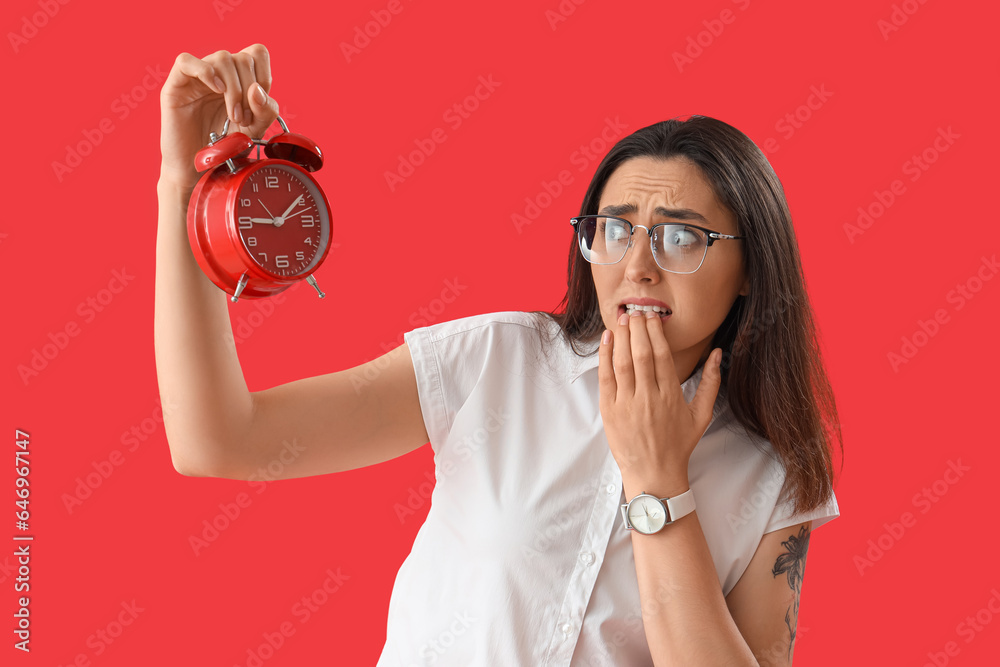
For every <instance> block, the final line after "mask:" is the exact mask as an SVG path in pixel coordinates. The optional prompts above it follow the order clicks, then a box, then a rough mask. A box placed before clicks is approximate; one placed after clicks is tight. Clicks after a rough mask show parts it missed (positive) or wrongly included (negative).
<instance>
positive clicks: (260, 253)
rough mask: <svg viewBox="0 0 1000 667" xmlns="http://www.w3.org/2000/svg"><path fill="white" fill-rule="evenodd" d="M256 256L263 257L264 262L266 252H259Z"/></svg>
mask: <svg viewBox="0 0 1000 667" xmlns="http://www.w3.org/2000/svg"><path fill="white" fill-rule="evenodd" d="M257 254H258V255H260V256H261V257H263V258H264V261H265V262H266V261H267V253H266V252H259V253H257Z"/></svg>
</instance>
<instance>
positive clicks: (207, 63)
mask: <svg viewBox="0 0 1000 667" xmlns="http://www.w3.org/2000/svg"><path fill="white" fill-rule="evenodd" d="M270 89H271V64H270V56H269V54H268V52H267V49H266V48H265V47H264V45H262V44H254V45H252V46H248V47H247V48H245V49H243V50H242V51H240V52H239V53H230V52H228V51H216V52H215V53H213V54H211V55H209V56H206V57H205V58H203V59H200V58H196V57H195V56H193V55H191V54H189V53H182V54H180V55H179V56H177V59H176V60H175V61H174V65H173V67H172V68H171V69H170V73H169V74H168V75H167V80H166V81H165V82H164V84H163V88H162V89H161V90H160V113H161V118H162V120H161V126H160V128H161V129H160V152H161V154H162V162H161V168H160V179H161V181H166V182H167V183H169V184H170V185H174V186H178V187H180V188H182V189H187V190H190V189H191V188H193V187H194V185H195V183H197V182H198V178H199V176H198V172H197V171H195V169H194V166H193V165H194V156H195V154H196V153H197V152H198V151H199V150H201V149H202V148H204V146H205V143H206V142H207V138H208V136H209V133H210V132H213V131H214V132H218V131H219V128H221V127H222V126H223V124H224V123H225V121H226V119H227V118H228V119H229V120H230V121H231V123H230V132H243V133H244V134H246V135H248V136H250V137H259V136H261V135H262V134H263V133H264V131H265V130H266V129H267V128H268V127H269V126H270V125H271V123H273V122H274V120H275V118H277V116H278V103H277V102H276V101H275V100H274V98H272V97H270V95H269V94H268V92H269V91H270Z"/></svg>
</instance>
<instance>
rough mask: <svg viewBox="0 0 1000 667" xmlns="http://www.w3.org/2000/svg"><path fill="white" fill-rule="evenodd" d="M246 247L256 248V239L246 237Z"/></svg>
mask: <svg viewBox="0 0 1000 667" xmlns="http://www.w3.org/2000/svg"><path fill="white" fill-rule="evenodd" d="M247 245H248V246H250V247H251V248H254V247H256V246H257V237H256V236H248V237H247Z"/></svg>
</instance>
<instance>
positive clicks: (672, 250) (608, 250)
mask: <svg viewBox="0 0 1000 667" xmlns="http://www.w3.org/2000/svg"><path fill="white" fill-rule="evenodd" d="M578 227H579V236H580V250H581V251H582V252H583V256H584V258H585V259H586V260H587V261H588V262H591V263H593V264H615V263H617V262H620V261H621V259H622V258H623V257H624V256H625V253H626V252H627V251H628V246H629V231H630V230H629V227H628V225H626V224H625V223H624V222H622V221H621V220H618V219H616V218H605V217H587V218H581V219H580V223H579V225H578ZM639 229H640V231H638V232H637V234H638V235H639V236H640V237H641V236H644V235H645V233H644V231H641V230H644V229H645V228H639ZM637 241H639V239H637ZM652 242H653V257H654V258H655V259H656V263H657V264H658V265H659V267H660V268H661V269H664V270H665V271H675V272H677V273H688V272H691V271H696V270H697V269H698V267H700V266H701V262H702V260H703V259H704V258H705V250H706V248H707V247H708V237H707V236H706V234H705V232H703V231H701V230H700V229H696V228H694V227H688V226H687V225H662V226H659V227H657V228H656V229H654V230H653V238H652Z"/></svg>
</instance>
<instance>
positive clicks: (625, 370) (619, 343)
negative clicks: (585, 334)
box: [612, 315, 635, 396]
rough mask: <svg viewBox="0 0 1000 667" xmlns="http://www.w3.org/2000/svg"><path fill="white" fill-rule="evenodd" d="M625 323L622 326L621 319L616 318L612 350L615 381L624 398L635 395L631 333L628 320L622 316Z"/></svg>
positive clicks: (625, 316) (628, 318) (626, 316)
mask: <svg viewBox="0 0 1000 667" xmlns="http://www.w3.org/2000/svg"><path fill="white" fill-rule="evenodd" d="M623 317H624V319H625V323H624V324H622V317H619V318H618V323H617V324H616V325H615V344H614V350H612V357H613V359H614V362H615V363H614V371H615V381H616V382H617V383H618V393H619V394H621V395H624V396H632V395H633V394H635V371H634V370H633V368H632V350H631V347H632V332H631V330H630V329H629V327H630V326H631V325H630V324H629V320H630V319H633V318H630V317H629V316H628V315H624V316H623Z"/></svg>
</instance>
